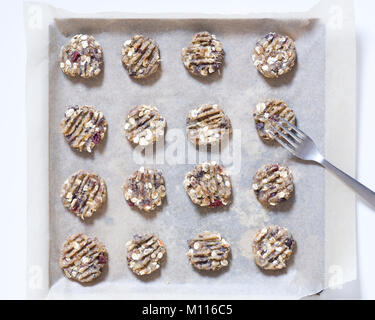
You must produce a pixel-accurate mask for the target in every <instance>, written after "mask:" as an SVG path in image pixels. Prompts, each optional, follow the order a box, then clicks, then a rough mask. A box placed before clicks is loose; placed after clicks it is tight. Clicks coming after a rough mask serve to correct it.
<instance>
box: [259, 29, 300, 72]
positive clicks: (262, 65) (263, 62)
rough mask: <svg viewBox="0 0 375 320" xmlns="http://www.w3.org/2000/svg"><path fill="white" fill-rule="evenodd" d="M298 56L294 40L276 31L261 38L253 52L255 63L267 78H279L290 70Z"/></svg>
mask: <svg viewBox="0 0 375 320" xmlns="http://www.w3.org/2000/svg"><path fill="white" fill-rule="evenodd" d="M296 57H297V54H296V47H295V45H294V41H293V40H292V39H291V38H290V37H288V36H282V35H279V34H277V33H275V32H270V33H268V34H267V35H266V36H264V37H263V38H261V39H259V40H258V41H257V43H256V47H255V49H254V52H253V54H252V60H253V63H254V65H255V66H256V67H257V69H258V71H259V72H260V73H261V74H263V75H264V76H265V77H266V78H278V77H279V76H281V75H283V74H285V73H287V72H289V71H290V70H291V69H292V68H293V66H294V64H295V61H296Z"/></svg>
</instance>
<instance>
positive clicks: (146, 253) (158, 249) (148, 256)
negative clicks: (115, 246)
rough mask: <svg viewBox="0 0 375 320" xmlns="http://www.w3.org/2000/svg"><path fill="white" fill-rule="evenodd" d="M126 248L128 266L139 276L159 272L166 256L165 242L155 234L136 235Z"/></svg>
mask: <svg viewBox="0 0 375 320" xmlns="http://www.w3.org/2000/svg"><path fill="white" fill-rule="evenodd" d="M126 248H127V250H128V253H127V262H128V266H129V268H130V269H131V270H132V271H133V272H134V273H135V274H136V275H139V276H143V275H147V274H150V273H152V272H154V271H156V270H158V269H159V268H160V263H161V261H162V259H163V258H164V256H165V254H166V249H165V245H164V243H163V241H161V240H160V239H159V238H158V237H157V236H155V235H154V234H144V235H135V236H134V237H133V239H132V240H130V241H129V242H128V243H127V244H126Z"/></svg>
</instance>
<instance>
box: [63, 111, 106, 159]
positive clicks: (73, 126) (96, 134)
mask: <svg viewBox="0 0 375 320" xmlns="http://www.w3.org/2000/svg"><path fill="white" fill-rule="evenodd" d="M107 126H108V124H107V120H106V119H105V117H104V115H103V113H102V112H101V111H100V110H97V109H95V108H93V107H89V106H69V107H67V109H66V111H65V117H64V119H63V120H62V122H61V131H62V133H63V134H64V137H65V139H66V141H67V142H68V143H69V145H70V146H71V147H72V148H73V149H76V150H78V151H81V152H82V151H86V152H89V153H91V151H92V150H93V149H94V148H95V146H96V145H97V144H99V143H100V142H101V141H102V140H103V139H104V137H105V134H106V132H107Z"/></svg>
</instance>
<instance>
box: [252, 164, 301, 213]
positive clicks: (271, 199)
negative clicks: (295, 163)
mask: <svg viewBox="0 0 375 320" xmlns="http://www.w3.org/2000/svg"><path fill="white" fill-rule="evenodd" d="M252 186H253V190H254V192H255V195H256V197H257V198H258V200H259V202H260V203H261V204H263V205H264V206H266V207H267V206H273V207H274V206H277V205H279V204H280V203H281V202H284V201H285V200H287V199H289V198H290V197H291V196H292V194H293V191H294V184H293V176H292V173H291V172H290V170H289V168H287V167H283V166H280V165H278V164H268V165H264V166H263V167H262V168H260V169H259V170H258V171H257V172H256V174H255V176H254V177H253V185H252Z"/></svg>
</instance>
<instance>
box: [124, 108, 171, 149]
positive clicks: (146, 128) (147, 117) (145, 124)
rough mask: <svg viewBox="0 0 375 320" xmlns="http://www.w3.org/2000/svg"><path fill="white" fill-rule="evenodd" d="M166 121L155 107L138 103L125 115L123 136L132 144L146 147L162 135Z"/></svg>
mask: <svg viewBox="0 0 375 320" xmlns="http://www.w3.org/2000/svg"><path fill="white" fill-rule="evenodd" d="M165 126H166V121H165V119H164V117H162V116H161V114H160V113H159V110H158V109H157V108H156V107H152V106H146V105H140V106H137V107H135V108H133V109H132V110H130V112H129V114H128V115H127V117H126V123H125V127H124V129H125V136H126V137H127V138H128V140H129V141H130V142H132V143H134V144H139V145H140V146H142V147H146V146H148V145H150V144H153V143H154V142H156V141H158V140H159V138H160V137H163V136H164V130H165Z"/></svg>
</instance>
